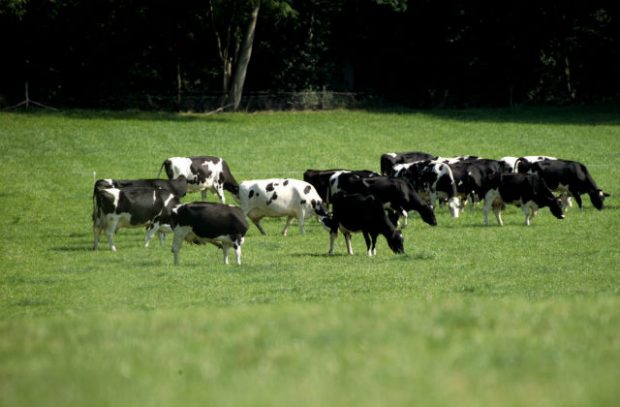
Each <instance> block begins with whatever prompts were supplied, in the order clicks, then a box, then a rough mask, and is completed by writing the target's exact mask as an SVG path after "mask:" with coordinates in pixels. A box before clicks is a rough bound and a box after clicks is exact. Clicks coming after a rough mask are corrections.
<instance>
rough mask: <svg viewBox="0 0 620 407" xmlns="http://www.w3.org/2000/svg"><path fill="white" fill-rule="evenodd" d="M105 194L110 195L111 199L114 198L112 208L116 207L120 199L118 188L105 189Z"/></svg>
mask: <svg viewBox="0 0 620 407" xmlns="http://www.w3.org/2000/svg"><path fill="white" fill-rule="evenodd" d="M105 193H106V194H110V195H112V197H114V202H112V204H113V205H114V208H117V207H118V200H119V199H120V196H121V190H120V189H118V188H107V189H106V190H105Z"/></svg>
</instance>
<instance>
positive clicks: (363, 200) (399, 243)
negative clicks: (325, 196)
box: [321, 192, 405, 256]
mask: <svg viewBox="0 0 620 407" xmlns="http://www.w3.org/2000/svg"><path fill="white" fill-rule="evenodd" d="M333 205H334V210H333V214H332V217H331V218H321V221H322V222H323V224H324V225H325V226H326V227H327V228H328V229H329V254H330V255H333V254H334V242H335V241H336V238H337V237H338V230H341V231H342V234H343V235H344V239H345V243H346V245H347V253H349V254H353V248H352V247H351V234H352V233H356V232H362V234H363V235H364V240H365V242H366V252H367V254H368V256H374V255H376V254H377V251H376V248H375V247H376V243H377V237H378V236H379V235H383V236H384V237H385V239H386V240H387V242H388V245H389V246H390V249H392V251H393V252H394V253H404V252H405V248H404V245H403V244H404V238H403V235H402V233H401V232H400V230H398V229H396V227H395V226H394V224H393V223H392V222H391V221H390V220H389V219H388V217H387V215H386V213H385V210H384V209H383V204H382V203H381V201H379V200H378V199H377V198H375V197H374V196H372V195H364V194H346V193H344V192H340V193H338V194H336V195H334V197H333Z"/></svg>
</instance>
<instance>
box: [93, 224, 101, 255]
mask: <svg viewBox="0 0 620 407" xmlns="http://www.w3.org/2000/svg"><path fill="white" fill-rule="evenodd" d="M93 234H94V235H95V240H94V242H93V250H97V249H98V248H99V237H100V236H101V228H100V227H99V226H98V225H93Z"/></svg>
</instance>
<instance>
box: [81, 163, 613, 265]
mask: <svg viewBox="0 0 620 407" xmlns="http://www.w3.org/2000/svg"><path fill="white" fill-rule="evenodd" d="M380 166H381V174H378V173H375V172H372V171H367V170H361V171H353V170H344V169H332V170H313V169H309V170H307V171H306V172H304V174H303V181H302V180H298V179H290V178H286V179H284V178H282V179H275V178H274V179H263V180H249V181H243V182H241V183H237V181H236V180H235V178H234V177H233V175H232V173H231V171H230V168H229V167H228V164H227V163H226V161H224V160H223V159H222V158H220V157H212V156H201V157H172V158H169V159H167V160H165V161H164V162H163V164H162V165H161V167H160V174H161V170H162V169H165V172H166V175H167V177H168V179H159V178H157V179H134V180H120V179H100V180H97V181H96V182H95V187H94V192H93V216H92V217H93V231H94V249H95V250H96V249H97V248H98V246H99V239H100V235H101V233H102V232H105V234H106V236H107V239H108V244H109V246H110V249H111V250H112V251H116V247H115V245H114V242H113V237H114V234H115V233H116V231H117V230H118V229H120V228H125V227H146V236H145V242H144V243H145V246H148V245H149V242H150V240H151V239H152V238H153V236H154V235H155V233H158V235H159V239H160V242H162V243H163V239H164V238H165V233H166V232H172V233H174V238H173V243H172V252H173V253H174V263H175V264H178V261H179V257H178V256H179V250H180V248H181V245H182V243H183V241H190V242H195V243H212V244H214V245H216V246H217V247H219V248H221V249H222V250H223V253H224V263H226V264H228V252H229V249H230V248H231V247H232V248H233V249H234V251H235V257H236V262H237V264H240V261H241V246H242V244H243V242H244V236H245V234H246V232H247V230H248V222H247V221H246V217H247V218H249V219H250V220H251V221H252V222H253V223H254V224H255V225H256V227H257V228H258V230H259V231H260V233H261V234H265V231H264V229H263V227H262V226H261V224H260V221H261V219H262V218H264V217H287V221H286V225H285V226H284V229H283V231H282V234H284V235H286V234H287V231H288V227H289V225H290V223H291V221H292V220H293V219H294V218H296V219H298V221H299V227H300V230H301V233H302V234H303V233H304V220H305V219H307V218H309V217H311V216H314V215H316V216H317V217H318V219H319V221H320V222H321V223H322V224H323V226H324V227H325V228H326V229H328V230H329V236H330V247H329V253H330V254H333V252H334V241H335V239H336V237H337V235H338V231H339V230H340V231H341V232H342V233H343V235H344V237H345V243H346V247H347V252H348V253H349V254H352V249H351V234H352V233H355V232H362V234H363V236H364V240H365V242H366V248H367V254H368V255H369V256H373V255H375V254H376V250H375V245H376V241H377V237H378V236H379V235H383V236H384V237H385V239H386V240H387V243H388V245H389V247H390V248H391V249H392V251H393V252H394V253H403V252H404V244H403V235H402V233H401V231H400V230H399V229H398V224H399V218H400V217H401V216H402V217H403V220H402V222H403V223H404V224H406V222H407V215H408V213H409V212H411V211H415V212H417V213H418V214H419V215H420V217H421V218H422V220H423V221H424V222H426V223H428V224H429V225H432V226H435V225H437V221H436V218H435V213H434V209H435V207H436V204H437V203H440V204H444V203H445V204H446V205H447V206H448V208H449V211H450V213H451V215H452V216H453V217H458V216H459V213H460V211H462V210H463V208H464V206H465V204H466V202H469V204H470V205H472V206H473V205H474V204H475V203H476V202H477V201H483V202H484V223H485V224H488V223H489V211H490V209H491V208H493V212H494V214H495V217H496V219H497V223H498V224H499V225H502V224H503V221H502V217H501V211H502V209H503V208H504V207H505V204H506V203H512V204H516V205H518V206H521V208H522V210H523V213H524V215H525V224H526V225H529V224H530V222H531V220H532V218H533V217H534V215H535V214H536V213H537V211H538V209H539V208H544V207H549V209H550V211H551V213H552V214H553V215H554V216H555V217H556V218H558V219H563V218H564V216H565V212H566V209H567V208H568V207H569V206H571V205H572V202H571V198H572V199H574V200H575V201H576V202H577V205H578V206H579V208H581V206H582V201H581V195H582V194H588V195H589V196H590V200H591V201H592V204H593V205H594V207H596V208H597V209H599V210H600V209H602V208H603V201H604V199H605V197H607V196H609V195H608V194H607V193H604V192H603V191H602V190H601V189H600V188H598V187H597V185H596V183H595V182H594V180H593V179H592V176H591V175H590V173H589V172H588V169H587V168H586V166H585V165H584V164H582V163H579V162H576V161H568V160H561V159H557V158H555V157H548V156H526V157H503V158H501V159H499V160H491V159H484V158H480V157H476V156H460V157H451V158H445V157H437V156H433V155H431V154H428V153H423V152H406V153H386V154H383V155H382V156H381V161H380ZM158 176H159V175H158ZM207 190H209V191H212V192H214V193H215V194H216V195H217V196H218V197H219V200H220V201H221V203H212V202H205V199H206V191H207ZM225 190H226V191H228V192H230V193H231V194H232V195H233V196H234V197H235V200H236V201H237V202H238V204H239V206H232V205H227V204H225V196H224V191H225ZM197 191H200V192H201V194H202V199H203V201H199V202H192V203H185V204H183V203H181V198H182V197H184V196H185V195H186V194H187V193H188V192H190V193H191V192H197ZM554 193H556V194H557V196H556V195H554ZM329 209H331V211H329Z"/></svg>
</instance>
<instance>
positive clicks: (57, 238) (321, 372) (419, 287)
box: [0, 108, 620, 406]
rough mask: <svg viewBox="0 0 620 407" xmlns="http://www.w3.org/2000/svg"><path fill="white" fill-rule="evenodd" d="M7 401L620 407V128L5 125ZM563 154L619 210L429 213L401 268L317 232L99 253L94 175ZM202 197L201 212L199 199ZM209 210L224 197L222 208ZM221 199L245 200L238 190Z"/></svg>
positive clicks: (53, 118)
mask: <svg viewBox="0 0 620 407" xmlns="http://www.w3.org/2000/svg"><path fill="white" fill-rule="evenodd" d="M0 148H1V149H2V151H3V152H4V154H3V160H2V163H0V185H1V186H2V189H1V190H0V209H1V212H0V225H1V228H2V232H3V238H2V239H1V240H0V262H1V266H2V267H1V269H0V405H29V406H30V405H85V404H86V405H235V406H238V405H275V406H277V405H382V404H385V405H415V404H419V405H472V406H478V405H500V404H501V405H519V406H521V405H538V406H557V405H568V406H573V405H574V406H583V405H596V406H600V405H616V404H617V403H618V400H619V398H620V391H619V390H618V388H617V385H616V381H617V377H619V376H620V341H619V339H618V338H620V321H619V315H620V314H618V312H617V310H618V309H619V307H620V300H619V294H620V288H619V287H620V278H619V271H618V265H619V264H620V253H619V252H620V238H619V236H618V232H617V231H618V229H619V226H620V221H619V220H618V205H617V203H616V199H617V196H619V194H620V190H619V188H618V185H619V184H618V181H617V180H618V179H620V171H619V170H618V164H620V163H619V162H618V160H617V158H616V156H617V152H618V151H620V115H618V114H617V113H614V112H613V111H610V110H609V109H606V108H601V109H592V108H553V109H543V108H538V109H537V108H527V109H526V108H523V109H514V110H508V109H507V110H484V109H480V110H464V111H437V112H433V111H431V112H408V111H396V112H362V111H354V112H347V111H335V112H293V113H275V112H267V113H258V114H222V115H212V116H201V115H173V114H164V113H153V114H150V113H132V112H122V113H115V112H80V111H73V112H66V113H52V114H48V113H36V114H16V113H0ZM404 150H421V151H427V152H431V153H434V154H439V155H443V156H448V155H455V154H477V155H481V156H485V157H489V158H499V157H501V156H504V155H516V156H518V155H525V154H549V155H555V156H559V157H563V158H567V159H575V160H579V161H582V162H584V163H585V164H586V165H587V166H588V167H589V169H590V171H591V173H592V175H593V176H594V178H595V180H596V181H597V182H598V183H599V185H600V186H601V187H602V188H603V189H605V191H607V192H609V193H611V194H612V197H611V198H610V199H609V200H608V201H607V208H606V209H605V210H603V211H601V212H599V211H596V210H595V209H594V208H593V207H592V205H591V204H590V202H589V199H588V198H587V197H585V199H584V202H585V207H584V210H583V211H579V210H577V209H576V208H572V209H570V210H569V213H568V216H567V218H566V219H565V220H563V221H558V220H556V219H555V218H554V217H553V216H551V214H550V213H549V212H548V210H547V209H543V210H541V211H540V213H539V215H538V216H537V217H536V218H535V219H534V221H533V224H532V226H530V227H524V226H523V221H524V219H523V215H522V214H521V211H520V210H519V209H518V208H513V207H509V208H508V209H507V211H506V213H505V215H504V221H505V224H506V226H504V227H498V226H495V225H492V226H488V227H485V226H483V214H482V209H481V207H480V206H478V207H476V208H475V209H474V210H469V209H467V210H466V211H465V213H464V214H463V216H462V217H461V218H459V219H452V218H450V217H449V216H448V213H447V210H446V209H445V208H439V209H438V222H439V225H438V226H437V227H435V228H432V227H430V226H428V225H426V224H424V223H422V222H421V221H420V220H419V218H415V217H414V219H413V220H412V221H411V222H410V225H409V226H408V227H407V228H406V229H405V230H404V233H405V249H406V251H407V254H406V255H405V256H395V255H393V254H392V253H391V252H390V250H389V248H388V247H387V244H386V243H385V241H384V240H382V238H380V240H379V245H378V248H377V252H378V254H377V256H376V257H375V258H368V257H367V256H366V255H365V246H364V243H363V238H362V237H361V236H359V235H357V236H354V237H353V249H354V252H355V254H354V255H353V256H347V255H346V254H345V253H346V250H345V246H344V240H343V239H342V237H340V238H339V240H338V241H337V245H336V255H335V256H327V254H326V253H327V250H328V246H329V237H328V234H327V232H325V230H324V229H323V228H322V227H321V226H320V225H319V224H318V223H317V222H316V221H314V220H313V221H311V222H309V224H308V225H307V227H306V236H300V234H299V229H298V227H297V225H296V224H294V225H293V226H292V227H291V229H290V231H289V236H287V237H282V236H280V235H279V232H280V230H281V229H282V227H283V225H284V220H283V219H277V220H266V221H264V225H265V228H266V230H267V232H268V235H267V236H261V235H260V234H259V233H258V231H257V230H256V229H255V228H254V227H253V226H252V227H251V228H250V230H249V232H248V235H247V237H246V244H245V245H244V247H243V254H242V265H241V266H234V265H230V266H225V265H224V264H223V262H222V253H221V251H219V250H217V249H216V248H215V247H213V246H191V245H185V246H183V248H182V249H181V253H180V256H181V264H180V266H178V267H174V266H173V265H172V253H171V252H170V243H171V238H170V237H169V238H168V240H167V241H166V244H165V245H164V246H163V247H159V245H158V244H157V243H156V242H153V244H152V247H150V248H149V249H144V248H143V247H141V242H142V239H143V231H142V230H127V229H123V230H121V231H120V232H119V233H118V235H117V237H116V244H117V247H118V252H117V253H112V252H110V251H109V250H108V249H107V245H105V244H103V245H101V247H102V249H101V250H99V251H98V252H93V251H92V250H91V246H92V230H91V220H90V216H91V210H92V198H91V197H92V195H91V194H92V183H93V172H94V171H96V174H97V177H115V178H134V177H135V178H139V177H154V176H155V175H156V174H157V172H158V170H159V166H160V164H161V163H162V161H163V160H164V159H165V158H167V157H170V156H175V155H219V156H222V157H224V158H225V159H226V160H227V161H228V162H229V164H230V167H231V169H232V171H233V174H234V175H235V177H236V178H237V179H238V180H239V181H241V180H243V179H254V178H267V177H294V178H301V177H302V174H303V171H304V170H305V169H307V168H331V167H345V168H357V169H362V168H365V169H371V170H378V167H379V156H380V154H381V153H383V152H388V151H404ZM198 198H199V195H195V196H192V197H190V199H198ZM209 199H210V200H213V199H214V198H213V196H212V195H210V196H209ZM227 199H228V202H231V203H232V202H234V200H233V199H232V197H231V196H230V195H228V196H227Z"/></svg>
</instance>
